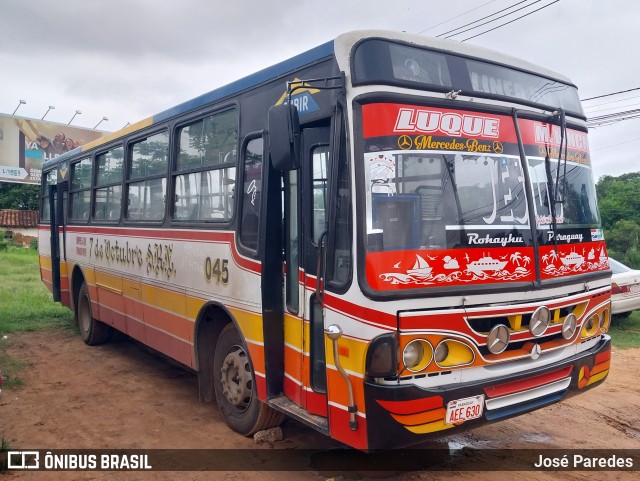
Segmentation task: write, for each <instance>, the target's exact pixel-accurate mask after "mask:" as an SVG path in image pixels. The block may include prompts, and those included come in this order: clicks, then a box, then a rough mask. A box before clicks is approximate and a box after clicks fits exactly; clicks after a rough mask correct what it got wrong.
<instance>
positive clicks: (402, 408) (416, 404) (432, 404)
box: [378, 396, 444, 415]
mask: <svg viewBox="0 0 640 481" xmlns="http://www.w3.org/2000/svg"><path fill="white" fill-rule="evenodd" d="M378 404H380V406H382V407H383V408H385V409H386V410H387V411H389V412H391V413H394V414H405V415H406V414H416V413H421V412H424V411H431V410H432V409H435V408H439V407H442V406H444V400H443V399H442V398H441V397H440V396H431V397H427V398H422V399H412V400H410V401H378Z"/></svg>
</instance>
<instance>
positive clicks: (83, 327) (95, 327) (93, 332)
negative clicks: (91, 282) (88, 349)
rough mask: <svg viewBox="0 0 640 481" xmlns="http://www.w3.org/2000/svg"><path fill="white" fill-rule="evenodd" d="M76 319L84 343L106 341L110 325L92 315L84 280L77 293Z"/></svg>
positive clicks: (109, 334) (93, 344)
mask: <svg viewBox="0 0 640 481" xmlns="http://www.w3.org/2000/svg"><path fill="white" fill-rule="evenodd" d="M76 319H77V321H78V329H79V330H80V337H81V338H82V340H83V341H84V342H85V344H87V345H89V346H95V345H97V344H102V343H104V342H107V341H108V340H109V337H111V331H112V329H111V327H110V326H107V325H106V324H104V323H102V322H100V321H99V320H97V319H96V318H94V317H93V314H92V311H91V298H90V297H89V288H88V287H87V283H86V282H83V283H82V287H80V292H79V294H78V307H77V309H76Z"/></svg>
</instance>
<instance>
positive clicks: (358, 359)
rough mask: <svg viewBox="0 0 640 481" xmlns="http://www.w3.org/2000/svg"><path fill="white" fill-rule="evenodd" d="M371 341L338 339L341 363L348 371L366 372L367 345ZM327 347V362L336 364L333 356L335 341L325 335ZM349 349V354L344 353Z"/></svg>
mask: <svg viewBox="0 0 640 481" xmlns="http://www.w3.org/2000/svg"><path fill="white" fill-rule="evenodd" d="M368 346H369V343H367V342H363V341H358V340H356V339H350V338H348V337H341V338H340V339H338V349H339V351H338V352H339V353H340V354H338V355H339V356H340V365H341V366H342V367H343V368H344V369H346V370H347V371H350V372H353V373H357V374H364V371H365V360H366V354H367V347H368ZM325 349H326V351H327V364H331V365H334V366H335V362H334V358H333V342H332V341H331V340H329V338H328V337H326V336H325ZM345 350H347V352H348V355H345V354H342V353H343V352H345Z"/></svg>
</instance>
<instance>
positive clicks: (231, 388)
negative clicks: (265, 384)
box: [220, 346, 253, 412]
mask: <svg viewBox="0 0 640 481" xmlns="http://www.w3.org/2000/svg"><path fill="white" fill-rule="evenodd" d="M220 372H221V374H222V378H221V384H222V394H223V395H224V397H225V398H226V400H227V402H228V403H229V404H230V405H231V406H233V408H234V409H236V410H237V411H239V412H243V411H246V410H247V408H248V407H249V403H250V402H251V398H252V396H253V377H252V376H251V365H250V364H249V358H248V357H247V353H246V352H245V351H244V349H243V348H242V347H240V346H233V347H232V348H231V349H230V350H229V352H228V353H227V356H226V357H225V358H224V362H223V363H222V367H221V368H220Z"/></svg>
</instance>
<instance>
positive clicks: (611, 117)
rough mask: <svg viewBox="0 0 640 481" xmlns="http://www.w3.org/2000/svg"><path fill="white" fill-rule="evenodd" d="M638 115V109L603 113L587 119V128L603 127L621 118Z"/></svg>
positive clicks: (627, 118)
mask: <svg viewBox="0 0 640 481" xmlns="http://www.w3.org/2000/svg"><path fill="white" fill-rule="evenodd" d="M639 117H640V109H632V110H625V111H624V112H616V113H613V114H604V115H599V116H596V117H591V118H589V119H587V126H588V127H589V128H595V127H604V126H605V125H611V124H615V123H618V122H622V121H623V120H629V119H635V118H639Z"/></svg>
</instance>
